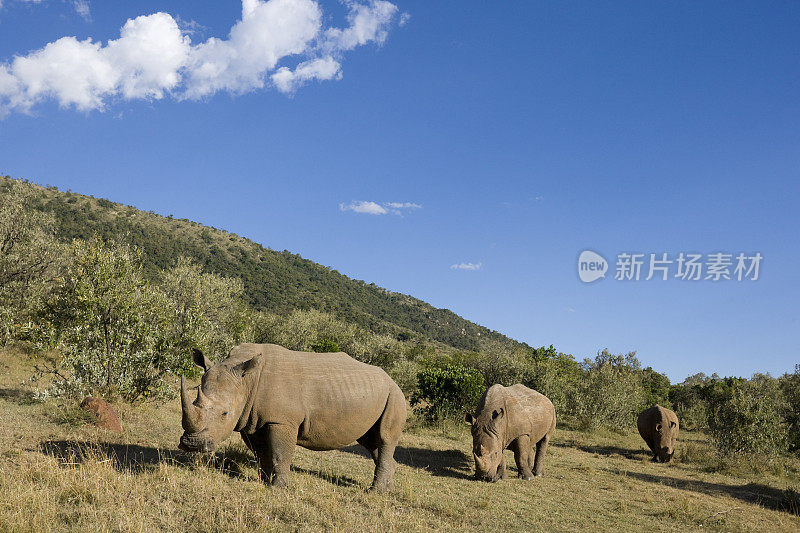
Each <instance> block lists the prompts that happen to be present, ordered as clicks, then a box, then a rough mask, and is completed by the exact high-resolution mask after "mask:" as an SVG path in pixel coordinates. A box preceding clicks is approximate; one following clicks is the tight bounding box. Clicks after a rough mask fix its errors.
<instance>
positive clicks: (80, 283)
mask: <svg viewBox="0 0 800 533" xmlns="http://www.w3.org/2000/svg"><path fill="white" fill-rule="evenodd" d="M68 265H69V266H68V268H67V272H66V275H65V276H64V278H63V279H61V280H60V282H59V284H58V287H57V288H56V289H55V292H54V297H53V301H52V302H51V303H50V305H49V306H48V307H47V313H46V315H45V318H46V320H47V321H48V328H47V331H48V332H49V338H48V339H45V344H47V345H48V346H54V347H56V348H57V349H58V350H59V351H60V353H61V354H62V357H61V359H60V361H58V362H57V363H56V364H55V365H54V366H51V367H49V368H46V369H40V371H47V372H49V373H51V374H52V375H54V376H55V378H56V379H55V383H54V386H53V387H54V388H53V389H52V391H51V392H53V393H55V394H62V393H66V394H73V395H84V394H94V393H98V394H100V395H111V396H114V395H120V396H122V397H123V398H124V399H126V400H128V401H133V400H136V399H140V398H146V397H152V396H164V395H169V394H170V389H169V387H168V386H167V384H166V382H165V380H164V377H165V375H166V374H167V373H168V372H170V371H173V370H177V369H180V368H181V367H182V366H183V365H184V364H185V359H186V358H185V356H183V357H181V356H179V355H177V354H175V353H174V351H172V350H170V349H169V348H170V347H169V344H168V342H167V337H166V335H165V331H166V329H167V327H166V326H167V320H168V317H167V315H166V313H165V310H166V308H167V301H166V298H165V297H164V295H163V293H161V292H159V291H157V290H154V288H153V287H151V286H149V285H148V284H147V282H146V281H145V280H144V277H143V273H142V263H141V256H140V254H139V253H138V252H137V251H136V250H133V249H131V248H129V247H128V246H125V245H120V244H114V243H112V244H109V245H106V244H105V243H104V242H103V241H102V240H100V239H99V238H94V239H92V240H90V241H88V242H87V241H80V240H76V241H74V242H73V243H72V246H71V248H70V253H69V256H68Z"/></svg>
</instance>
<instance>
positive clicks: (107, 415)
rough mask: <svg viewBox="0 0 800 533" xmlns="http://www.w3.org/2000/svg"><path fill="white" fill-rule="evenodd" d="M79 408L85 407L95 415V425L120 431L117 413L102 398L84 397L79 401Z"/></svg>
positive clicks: (120, 425)
mask: <svg viewBox="0 0 800 533" xmlns="http://www.w3.org/2000/svg"><path fill="white" fill-rule="evenodd" d="M81 409H85V410H87V411H89V412H91V413H94V416H96V417H97V423H95V426H97V427H99V428H103V429H107V430H109V431H122V424H121V423H120V421H119V417H118V416H117V413H115V412H114V410H113V409H112V408H111V406H110V405H108V404H107V403H106V401H105V400H103V399H102V398H92V397H89V398H84V399H83V401H82V402H81Z"/></svg>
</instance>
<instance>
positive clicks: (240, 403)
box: [180, 344, 406, 490]
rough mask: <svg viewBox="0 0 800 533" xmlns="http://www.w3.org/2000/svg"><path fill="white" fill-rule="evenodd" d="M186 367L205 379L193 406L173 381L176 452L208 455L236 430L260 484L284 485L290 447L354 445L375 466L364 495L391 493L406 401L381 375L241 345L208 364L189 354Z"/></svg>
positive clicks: (355, 365) (331, 360) (320, 357)
mask: <svg viewBox="0 0 800 533" xmlns="http://www.w3.org/2000/svg"><path fill="white" fill-rule="evenodd" d="M194 361H195V363H196V364H197V365H198V366H200V367H202V368H203V369H205V373H204V374H203V378H202V382H201V384H200V387H199V388H198V390H197V398H196V399H195V400H192V398H191V397H190V395H189V392H188V390H187V389H186V384H185V382H184V380H183V378H181V404H182V407H183V420H182V424H183V429H184V434H183V436H182V437H181V440H180V448H181V449H182V450H186V451H206V452H208V451H213V450H214V448H216V447H217V446H219V444H220V443H221V442H222V441H224V440H225V439H227V438H228V437H229V436H230V434H231V433H232V432H234V431H238V432H239V433H240V434H241V435H242V440H244V442H245V444H246V445H247V447H248V448H250V450H252V451H253V453H254V454H255V456H256V458H257V459H258V463H259V468H260V475H261V479H262V480H263V481H264V482H265V483H271V484H273V485H278V486H285V485H286V484H287V483H288V479H289V466H290V463H291V460H292V452H293V451H294V447H295V445H297V444H299V445H300V446H303V447H304V448H308V449H310V450H334V449H337V448H341V447H343V446H346V445H348V444H350V443H352V442H354V441H358V443H359V444H361V445H362V446H364V447H365V448H366V449H367V450H369V452H370V454H371V455H372V458H373V460H374V462H375V476H374V479H373V482H372V486H371V489H375V490H388V489H390V488H392V486H393V480H394V471H395V466H396V463H395V461H394V450H395V447H396V446H397V442H398V440H399V439H400V434H401V433H402V430H403V426H404V425H405V421H406V400H405V397H404V396H403V393H402V392H401V391H400V388H399V387H398V386H397V385H396V384H395V382H394V381H392V379H391V378H390V377H389V376H388V375H387V374H386V372H384V371H383V370H382V369H380V368H378V367H376V366H371V365H367V364H365V363H361V362H359V361H356V360H355V359H353V358H351V357H350V356H348V355H347V354H345V353H328V354H319V353H306V352H295V351H291V350H287V349H285V348H282V347H281V346H277V345H274V344H241V345H239V346H237V347H235V348H234V349H233V350H231V353H230V355H229V356H228V357H227V358H226V359H224V360H223V361H220V362H219V363H217V364H216V365H212V363H211V361H209V360H208V358H207V357H205V356H204V355H203V354H202V353H200V352H199V351H195V353H194Z"/></svg>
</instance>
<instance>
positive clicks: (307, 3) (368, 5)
mask: <svg viewBox="0 0 800 533" xmlns="http://www.w3.org/2000/svg"><path fill="white" fill-rule="evenodd" d="M73 5H74V6H75V9H76V10H77V11H78V13H81V14H83V13H85V14H87V16H88V14H89V4H88V2H87V1H86V0H79V1H75V2H74V3H73ZM345 5H346V7H347V10H348V15H347V26H346V27H344V28H336V27H327V28H326V27H325V26H324V22H323V21H325V20H328V19H327V17H326V16H325V14H324V13H323V11H322V8H321V7H320V5H319V3H318V2H317V1H316V0H243V1H242V16H241V19H240V20H239V21H238V22H237V23H236V24H234V25H233V27H232V28H231V30H230V32H229V34H228V36H227V38H225V39H219V38H215V37H212V38H209V39H207V40H204V41H202V42H198V43H193V42H192V36H191V32H192V28H191V27H188V28H187V26H186V24H185V23H184V24H183V27H181V25H180V24H179V19H177V18H175V17H173V16H172V15H170V14H168V13H154V14H151V15H142V16H139V17H136V18H133V19H129V20H128V21H127V22H126V23H125V25H124V26H123V27H122V29H121V30H120V36H119V38H118V39H112V40H109V41H107V42H106V43H105V44H104V43H103V42H101V41H94V40H92V39H91V38H88V39H86V40H79V39H77V38H76V37H62V38H61V39H58V40H56V41H53V42H51V43H48V44H46V45H45V46H44V47H43V48H40V49H39V50H35V51H33V52H31V53H29V54H27V55H17V56H15V57H14V58H13V59H10V60H8V61H6V62H1V61H0V117H1V116H3V115H5V114H8V113H10V112H22V113H28V112H31V110H32V109H33V108H34V107H35V106H36V105H37V104H39V103H42V102H45V101H48V100H54V101H56V102H58V104H59V105H60V106H61V107H64V108H75V109H78V110H81V111H90V110H103V109H105V108H106V107H107V106H108V105H109V104H111V103H113V102H115V101H120V100H140V99H142V100H159V99H162V98H165V97H173V98H175V99H177V100H186V99H189V100H201V99H205V98H208V97H210V96H213V95H214V94H217V93H220V92H225V93H230V94H234V95H238V94H243V93H248V92H253V91H258V90H261V89H264V88H265V87H272V88H275V89H277V90H278V91H280V92H283V93H286V94H292V93H294V92H295V91H297V89H298V88H300V87H302V86H303V85H305V84H307V83H309V82H312V81H324V80H337V79H340V78H341V76H342V67H341V62H342V60H343V56H344V53H345V52H347V51H350V50H353V49H354V48H356V47H358V46H363V45H366V44H368V43H376V44H378V45H380V44H382V43H384V42H385V40H386V38H387V36H388V33H389V30H390V29H391V27H392V26H393V25H394V24H395V23H396V22H397V20H398V18H399V15H398V10H397V7H396V6H395V5H394V4H391V3H389V2H386V1H383V0H362V1H356V0H352V1H347V2H345ZM294 58H298V59H299V60H298V59H294ZM289 59H293V61H294V62H295V64H294V66H292V65H281V63H282V62H285V61H287V60H289Z"/></svg>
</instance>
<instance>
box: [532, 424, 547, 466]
mask: <svg viewBox="0 0 800 533" xmlns="http://www.w3.org/2000/svg"><path fill="white" fill-rule="evenodd" d="M549 443H550V433H548V434H547V435H545V436H544V437H542V440H540V441H539V442H537V443H536V457H535V458H534V460H533V475H534V476H543V475H544V454H545V453H547V445H548V444H549Z"/></svg>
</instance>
